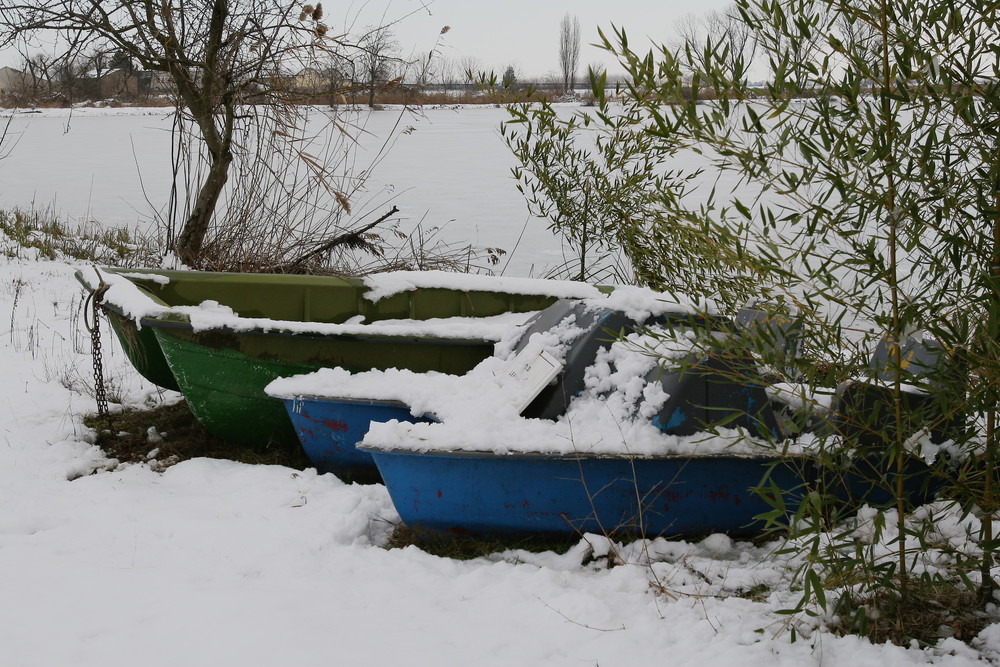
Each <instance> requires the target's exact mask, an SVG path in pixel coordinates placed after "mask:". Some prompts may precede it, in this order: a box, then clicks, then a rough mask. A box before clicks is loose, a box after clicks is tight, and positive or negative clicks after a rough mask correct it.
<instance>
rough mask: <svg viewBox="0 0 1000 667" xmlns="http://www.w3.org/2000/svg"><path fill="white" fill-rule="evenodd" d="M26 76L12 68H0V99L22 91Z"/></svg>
mask: <svg viewBox="0 0 1000 667" xmlns="http://www.w3.org/2000/svg"><path fill="white" fill-rule="evenodd" d="M27 76H28V75H27V74H25V73H24V72H22V71H20V70H16V69H14V68H13V67H0V98H2V97H6V96H7V95H8V94H9V93H14V92H20V91H22V90H24V84H25V79H26V77H27Z"/></svg>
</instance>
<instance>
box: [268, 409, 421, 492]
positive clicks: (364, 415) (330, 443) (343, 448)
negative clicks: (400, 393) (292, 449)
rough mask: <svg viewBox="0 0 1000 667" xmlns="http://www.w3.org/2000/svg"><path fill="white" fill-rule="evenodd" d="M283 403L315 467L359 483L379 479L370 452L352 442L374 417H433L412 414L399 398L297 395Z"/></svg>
mask: <svg viewBox="0 0 1000 667" xmlns="http://www.w3.org/2000/svg"><path fill="white" fill-rule="evenodd" d="M284 403H285V409H286V410H287V411H288V416H289V417H291V420H292V426H293V427H294V428H295V433H296V435H297V436H298V438H299V442H300V443H302V448H303V449H304V450H305V453H306V455H307V456H308V457H309V460H310V461H311V462H312V464H313V465H314V466H316V470H317V471H318V472H321V473H326V472H331V473H333V474H335V475H337V476H338V477H340V478H341V479H344V480H347V481H354V482H362V483H373V482H380V481H381V477H380V476H379V472H378V468H377V467H376V466H375V462H374V460H372V457H371V454H369V453H368V452H362V451H359V450H358V449H357V448H356V446H355V445H357V443H358V442H360V441H361V440H362V439H363V438H364V437H365V434H366V433H367V432H368V428H369V426H370V425H371V423H372V422H373V421H374V422H387V421H389V420H392V419H396V420H399V421H409V422H429V421H433V420H432V419H430V418H429V417H414V416H412V415H411V414H410V409H409V408H408V407H407V406H406V405H404V404H402V403H400V402H398V401H377V400H366V399H350V398H336V399H334V398H326V397H312V396H296V397H294V398H286V399H284Z"/></svg>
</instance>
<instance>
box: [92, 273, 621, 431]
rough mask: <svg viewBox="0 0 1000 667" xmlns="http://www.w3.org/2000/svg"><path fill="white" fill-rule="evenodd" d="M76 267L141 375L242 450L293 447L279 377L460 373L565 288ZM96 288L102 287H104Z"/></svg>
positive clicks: (477, 280)
mask: <svg viewBox="0 0 1000 667" xmlns="http://www.w3.org/2000/svg"><path fill="white" fill-rule="evenodd" d="M101 271H102V278H101V280H98V277H97V276H96V275H95V274H94V272H92V271H91V272H86V271H80V272H77V279H78V280H79V281H80V282H81V283H82V284H83V285H84V287H85V288H87V289H88V290H91V291H92V292H94V291H99V292H100V293H99V294H98V299H99V302H100V304H101V306H102V308H103V309H104V311H105V312H106V313H107V314H108V317H109V319H110V320H111V324H112V327H113V328H114V331H115V333H116V334H117V337H118V339H119V340H120V341H121V344H122V347H123V348H124V350H125V353H126V354H127V356H128V358H129V360H130V361H131V363H132V365H133V366H134V367H135V368H136V370H137V371H138V372H139V373H141V374H142V375H143V376H144V377H145V378H146V379H148V380H149V381H150V382H153V383H154V384H157V385H159V386H162V387H165V388H169V389H176V390H179V391H181V392H182V393H183V394H184V397H185V399H186V400H187V403H188V405H189V406H190V408H191V411H192V412H193V413H194V415H195V416H196V417H197V418H198V420H199V421H201V422H202V424H204V425H205V427H206V428H207V429H208V430H209V431H211V432H212V433H214V434H216V435H218V436H220V437H222V438H225V439H228V440H231V441H233V442H238V443H241V444H245V445H247V446H252V447H258V448H266V447H269V446H282V447H298V446H299V445H298V439H297V437H296V434H295V432H294V430H293V429H292V426H291V424H290V422H289V420H288V415H287V414H286V412H285V408H284V406H283V403H282V402H281V401H280V400H278V399H274V398H271V397H269V396H267V395H266V394H265V393H264V387H265V386H266V385H267V384H268V383H270V382H271V381H272V380H274V379H275V378H278V377H285V376H289V375H296V374H301V373H309V372H312V371H315V370H318V369H319V368H323V367H333V366H340V367H342V368H345V369H347V370H350V371H352V372H357V371H366V370H370V369H373V368H374V369H385V368H392V367H395V368H406V369H410V370H414V371H418V372H422V371H431V370H433V371H440V372H444V373H455V374H460V373H465V372H466V371H468V370H470V369H471V368H473V367H474V366H475V365H476V364H478V363H479V362H480V361H482V360H483V359H484V358H486V357H487V356H489V355H491V354H493V346H494V342H495V341H496V340H497V339H498V338H499V335H497V334H496V333H495V332H497V331H502V330H503V329H505V328H509V327H510V326H514V325H515V324H517V323H519V322H521V321H524V320H525V319H527V318H528V316H529V315H528V314H529V313H532V312H534V311H537V310H540V309H542V308H545V307H546V306H548V305H550V304H551V303H553V302H554V301H555V300H556V299H558V298H564V297H568V296H569V297H578V298H585V297H594V296H599V295H600V294H601V292H600V291H598V290H597V289H596V288H595V287H593V286H590V285H585V284H581V283H566V282H560V281H545V280H529V279H509V278H490V277H487V276H472V275H468V276H466V275H461V276H456V274H441V273H438V272H427V273H420V272H398V273H388V274H379V275H376V276H372V277H368V278H339V277H330V276H298V275H277V274H238V273H211V272H199V271H167V270H142V271H139V270H124V269H102V270H101ZM102 281H103V283H104V284H105V285H107V288H106V289H101V287H102Z"/></svg>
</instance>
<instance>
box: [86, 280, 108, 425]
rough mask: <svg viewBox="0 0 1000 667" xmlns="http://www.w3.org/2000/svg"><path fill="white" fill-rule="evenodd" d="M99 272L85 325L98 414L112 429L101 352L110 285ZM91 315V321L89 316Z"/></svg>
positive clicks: (90, 296)
mask: <svg viewBox="0 0 1000 667" xmlns="http://www.w3.org/2000/svg"><path fill="white" fill-rule="evenodd" d="M94 271H97V278H98V280H100V284H99V285H98V287H97V289H96V290H94V291H93V292H91V293H90V295H89V296H88V297H87V303H85V304H84V306H83V325H84V326H85V327H86V328H87V331H89V332H90V347H91V352H92V356H93V359H94V398H96V399H97V414H98V416H99V417H101V418H103V419H104V420H105V421H106V422H107V423H108V428H109V429H110V428H111V412H110V410H108V392H107V388H106V387H105V385H104V356H103V354H102V352H101V306H100V304H101V302H102V301H103V300H104V293H105V292H107V291H108V284H107V283H106V282H104V278H103V277H102V276H101V272H100V271H98V270H97V267H96V266H95V267H94ZM88 315H90V321H89V322H88V321H87V316H88Z"/></svg>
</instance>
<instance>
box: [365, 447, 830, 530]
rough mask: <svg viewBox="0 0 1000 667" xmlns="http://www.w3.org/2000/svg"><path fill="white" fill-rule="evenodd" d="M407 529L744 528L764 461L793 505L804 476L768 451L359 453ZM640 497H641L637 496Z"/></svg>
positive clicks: (757, 526) (758, 504)
mask: <svg viewBox="0 0 1000 667" xmlns="http://www.w3.org/2000/svg"><path fill="white" fill-rule="evenodd" d="M366 451H369V452H370V453H371V455H372V456H373V458H374V459H375V462H376V464H377V465H378V468H379V472H380V473H381V475H382V479H383V480H385V485H386V488H387V489H388V491H389V495H390V496H391V497H392V501H393V504H394V505H395V506H396V509H397V511H398V512H399V514H400V516H401V517H402V519H403V521H404V522H405V523H406V524H407V525H408V526H410V527H411V528H414V529H417V530H429V531H436V532H446V533H471V534H505V533H530V532H544V533H562V534H568V535H572V534H579V533H584V532H596V533H622V534H629V535H642V536H646V537H656V536H676V535H698V534H707V533H712V532H719V531H723V532H728V533H732V534H749V533H754V532H758V531H760V530H761V529H762V528H763V525H764V524H763V523H762V522H761V521H759V520H756V519H755V518H754V517H755V516H756V515H758V514H761V513H764V512H767V511H770V509H771V506H770V505H769V504H768V503H767V502H765V501H764V500H763V499H762V498H760V497H759V496H758V495H757V494H756V493H754V492H753V491H752V489H753V488H754V487H757V486H758V485H759V484H760V483H761V481H762V479H763V478H764V475H765V474H766V473H767V471H768V469H770V468H771V467H772V466H773V470H772V479H773V480H774V481H775V482H777V484H778V485H779V486H780V487H781V488H784V489H788V492H787V494H786V498H785V501H786V503H787V504H788V505H789V507H790V508H791V510H792V511H794V507H795V504H796V502H797V498H798V493H799V492H798V489H800V488H801V485H802V483H803V481H804V477H803V473H802V472H801V470H800V469H799V468H804V469H811V465H810V464H809V463H808V462H806V463H800V464H799V466H798V467H795V464H794V463H787V462H783V463H779V462H778V461H777V460H776V459H775V458H772V457H756V458H741V457H702V458H697V457H663V458H654V459H638V458H637V459H627V458H596V457H588V458H584V457H581V458H575V457H545V456H538V455H533V456H532V455H522V456H517V455H513V456H493V455H486V454H463V453H455V452H452V453H436V452H425V453H413V452H400V451H380V450H366ZM640 498H641V499H642V500H641V503H640V501H639V500H638V499H640Z"/></svg>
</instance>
